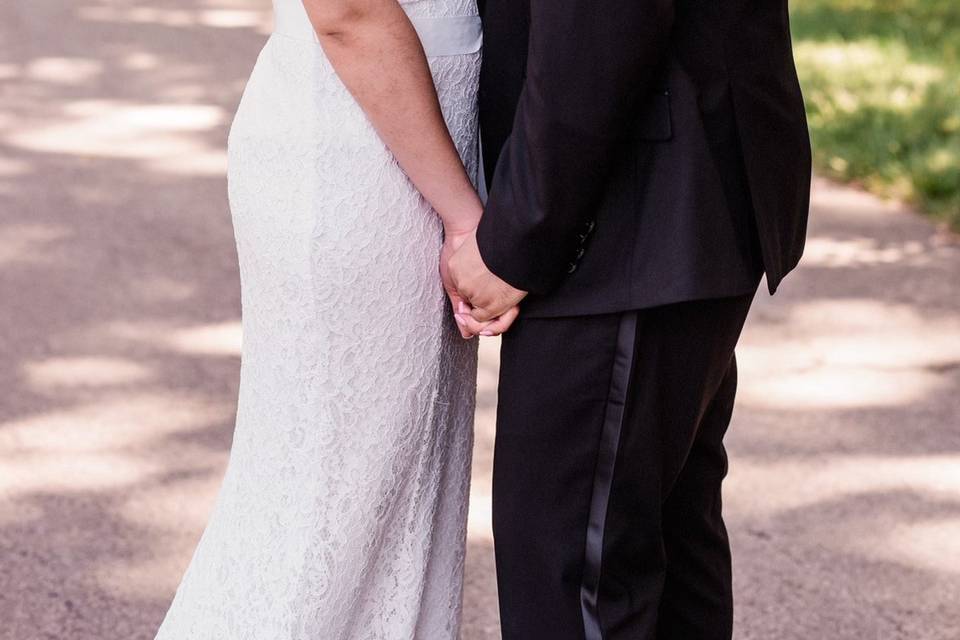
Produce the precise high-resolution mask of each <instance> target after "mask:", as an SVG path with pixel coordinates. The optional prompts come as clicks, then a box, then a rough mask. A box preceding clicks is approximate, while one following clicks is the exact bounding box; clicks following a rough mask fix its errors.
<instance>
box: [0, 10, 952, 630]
mask: <svg viewBox="0 0 960 640" xmlns="http://www.w3.org/2000/svg"><path fill="white" fill-rule="evenodd" d="M267 4H268V3H267V2H266V0H205V1H200V0H197V1H193V0H191V1H189V2H188V1H187V0H166V1H161V2H154V3H151V4H150V6H149V7H144V6H141V5H142V3H136V2H133V1H132V0H130V1H121V0H110V1H108V0H81V1H73V0H70V1H68V0H14V2H13V3H4V4H3V5H2V7H0V79H2V81H3V84H2V85H0V300H2V301H3V303H2V304H0V356H2V361H3V363H4V366H3V367H2V368H0V397H2V398H3V402H2V403H0V557H2V560H3V568H4V571H3V572H0V619H2V621H3V624H2V625H0V637H2V638H4V639H6V638H10V639H11V640H41V639H53V638H56V639H62V638H70V639H71V640H121V639H122V640H132V639H140V638H143V639H149V638H152V637H153V633H154V631H155V629H156V626H157V624H158V623H159V620H160V618H161V617H162V615H163V612H164V610H165V608H166V605H167V602H168V601H169V599H170V597H171V596H172V593H173V589H174V587H175V586H176V583H177V580H178V579H179V577H180V574H181V572H182V570H183V568H184V567H185V565H186V563H187V561H188V559H189V555H190V553H191V551H192V549H193V546H194V544H195V542H196V540H197V537H198V536H199V533H200V531H201V529H202V527H203V525H204V523H205V521H206V517H207V513H208V510H209V508H210V505H211V502H212V500H213V497H214V495H215V492H216V490H217V488H218V485H219V482H220V478H221V474H222V471H223V466H224V464H225V462H226V456H227V451H228V448H229V443H230V438H231V429H232V423H233V412H234V406H235V400H236V398H235V394H236V384H237V377H238V373H239V343H240V333H239V332H240V329H239V322H238V321H239V286H238V278H237V273H236V264H235V260H236V257H235V253H234V247H233V236H232V230H231V227H230V221H229V215H228V212H227V206H226V196H225V187H226V185H225V181H224V178H223V159H224V151H223V149H224V144H225V139H226V132H227V128H228V125H229V121H230V116H231V113H232V111H233V109H234V108H235V105H236V103H237V101H238V99H239V93H240V91H241V89H242V86H243V83H244V81H245V79H246V76H247V73H248V71H249V69H250V67H251V66H252V64H253V61H254V58H255V56H256V54H257V51H258V49H259V47H260V45H261V44H262V42H263V39H264V34H265V33H266V27H265V21H266V13H265V9H266V8H267ZM815 205H816V215H815V217H814V224H813V228H812V234H811V241H810V245H809V250H808V254H807V258H806V260H805V264H804V267H803V268H802V269H801V271H800V272H799V273H798V274H796V275H795V276H794V277H792V278H791V279H789V280H788V281H787V283H786V284H785V285H784V288H783V290H782V292H781V293H780V294H779V295H778V296H777V298H775V299H773V300H770V299H767V298H766V297H765V296H760V297H759V298H758V301H757V305H756V308H755V311H754V313H753V317H752V319H751V321H750V324H749V326H748V328H747V331H746V334H745V338H744V342H743V348H742V349H741V353H740V357H741V371H742V384H741V403H740V407H739V409H738V413H737V417H736V420H735V424H734V426H733V428H732V431H731V435H730V448H731V454H732V464H733V472H732V475H731V479H730V481H729V484H728V491H727V505H728V513H729V516H730V523H731V533H732V536H733V539H734V546H735V551H736V552H737V556H736V558H737V559H736V563H737V592H738V598H739V603H740V604H739V609H738V636H739V637H740V638H743V639H753V638H757V639H761V638H762V639H769V638H778V639H779V640H793V639H797V640H800V639H803V640H807V639H809V638H811V637H830V638H832V639H846V638H850V639H854V638H857V639H860V638H868V637H870V638H872V637H882V638H884V639H887V638H911V639H913V638H921V639H937V638H949V637H951V636H949V635H948V632H947V631H944V630H945V629H948V626H947V625H948V624H958V623H960V620H958V619H957V615H958V614H957V611H960V607H957V606H955V605H956V604H957V599H958V594H960V563H958V561H957V560H956V558H957V557H960V553H957V551H956V542H955V541H956V540H957V539H960V506H958V500H957V496H958V495H960V474H958V472H957V471H956V469H958V468H960V464H958V463H960V435H958V432H960V429H958V425H957V423H956V416H957V415H958V412H960V405H958V402H960V400H958V398H960V394H958V393H957V391H958V385H960V367H958V364H957V363H960V338H958V336H960V302H958V300H960V290H958V289H960V274H958V269H960V250H958V247H957V246H956V244H955V242H954V241H952V240H949V239H948V238H947V237H946V236H944V235H942V234H939V233H937V232H936V231H935V230H934V229H933V227H931V226H930V225H929V224H928V223H926V222H925V221H922V220H920V219H918V218H915V217H914V216H912V215H911V214H909V213H906V212H903V211H898V210H897V209H896V207H893V206H887V205H883V204H881V203H878V202H877V201H876V200H873V199H871V198H867V197H865V196H861V195H859V194H856V193H853V192H850V191H846V190H840V189H837V188H835V187H832V186H830V185H828V184H826V183H820V184H818V188H817V197H816V202H815ZM481 356H482V361H481V370H480V379H479V385H480V397H479V400H478V421H477V449H476V456H475V474H474V478H475V482H474V491H473V495H472V507H473V508H472V510H471V520H470V528H469V554H468V575H467V588H466V599H467V610H466V613H465V615H466V619H465V632H464V638H465V640H492V639H494V638H496V637H498V631H497V613H496V593H495V585H494V578H493V562H492V541H491V536H490V521H489V504H490V490H489V483H490V465H491V461H492V442H493V421H494V411H495V404H496V375H497V374H496V372H497V357H496V343H495V342H486V343H484V344H483V346H482V354H481Z"/></svg>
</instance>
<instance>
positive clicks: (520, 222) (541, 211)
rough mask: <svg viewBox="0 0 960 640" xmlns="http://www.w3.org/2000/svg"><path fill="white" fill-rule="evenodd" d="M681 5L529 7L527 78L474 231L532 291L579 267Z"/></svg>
mask: <svg viewBox="0 0 960 640" xmlns="http://www.w3.org/2000/svg"><path fill="white" fill-rule="evenodd" d="M673 4H674V0H530V40H529V50H528V58H527V72H526V79H525V81H524V86H523V90H522V92H521V95H520V101H519V104H518V107H517V112H516V115H515V120H514V124H513V131H512V133H511V135H510V137H509V138H508V140H507V142H506V143H505V145H504V147H503V149H502V151H501V153H500V159H499V161H498V163H497V169H496V171H495V173H494V176H493V179H492V181H491V187H490V199H489V200H488V202H487V205H486V208H485V211H484V215H483V218H482V220H481V222H480V227H479V229H478V231H477V238H478V243H479V245H480V253H481V255H482V257H483V259H484V262H485V263H486V264H487V266H488V267H489V268H490V270H491V271H493V272H494V273H495V274H497V275H498V276H499V277H500V278H502V279H503V280H505V281H507V282H508V283H510V284H511V285H513V286H515V287H517V288H519V289H523V290H524V291H529V292H532V293H539V294H542V293H546V292H548V291H550V290H551V289H553V288H554V287H556V286H557V285H558V284H559V283H560V281H561V280H562V279H563V277H564V276H565V275H566V273H567V272H568V270H572V269H573V268H575V266H574V264H575V262H572V261H571V259H572V258H573V257H575V253H574V252H575V251H576V250H577V248H578V247H577V242H578V236H579V237H580V242H581V243H582V241H583V240H582V238H583V237H584V236H585V235H586V234H587V233H589V230H590V229H592V225H593V224H594V222H593V217H594V215H595V208H596V207H597V206H598V204H599V200H600V197H601V196H602V192H603V188H604V184H605V181H606V178H607V176H608V175H609V172H610V170H611V168H612V160H613V157H614V155H615V153H616V151H617V146H618V144H620V143H622V141H623V138H624V137H625V136H626V135H628V134H629V131H630V127H631V125H632V123H633V120H634V118H635V117H636V110H637V108H638V106H639V103H640V100H641V99H642V98H643V97H645V96H646V95H649V94H651V93H652V92H653V90H654V89H655V87H654V86H653V83H654V81H655V77H656V73H657V69H658V67H659V65H660V63H661V61H662V58H663V52H664V50H665V48H666V46H667V42H668V39H669V34H670V30H671V28H672V24H673V16H674V7H673Z"/></svg>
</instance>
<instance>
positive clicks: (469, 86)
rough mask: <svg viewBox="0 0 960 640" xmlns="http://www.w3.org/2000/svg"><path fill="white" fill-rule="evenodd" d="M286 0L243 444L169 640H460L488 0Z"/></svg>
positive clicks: (239, 191)
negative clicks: (468, 285)
mask: <svg viewBox="0 0 960 640" xmlns="http://www.w3.org/2000/svg"><path fill="white" fill-rule="evenodd" d="M274 10H275V20H276V25H275V32H274V33H273V35H272V36H271V38H270V39H269V41H268V42H267V44H266V46H265V47H264V49H263V51H262V53H261V54H260V57H259V60H258V61H257V64H256V67H255V69H254V71H253V75H252V77H251V78H250V81H249V84H248V86H247V89H246V91H245V93H244V96H243V100H242V102H241V104H240V108H239V110H238V112H237V115H236V119H235V121H234V125H233V128H232V130H231V134H230V139H229V166H230V169H229V191H230V202H231V209H232V215H233V222H234V227H235V232H236V241H237V248H238V254H239V259H240V277H241V286H242V299H243V335H244V344H243V362H242V366H241V382H240V398H239V405H238V411H237V424H236V432H235V435H234V442H233V449H232V452H231V456H230V462H229V465H228V468H227V472H226V477H225V478H224V481H223V486H222V489H221V491H220V494H219V497H218V499H217V502H216V505H215V507H214V510H213V514H212V517H211V520H210V523H209V525H208V526H207V529H206V531H205V532H204V534H203V537H202V539H201V541H200V543H199V546H198V547H197V549H196V552H195V554H194V556H193V559H192V561H191V563H190V565H189V568H188V569H187V571H186V574H185V576H184V578H183V581H182V583H181V585H180V587H179V589H178V590H177V594H176V597H175V599H174V601H173V604H172V606H171V608H170V610H169V612H168V613H167V616H166V619H165V621H164V623H163V625H162V627H161V628H160V631H159V633H158V635H157V638H158V640H281V639H290V640H308V639H310V640H312V639H320V638H322V639H324V640H347V639H354V638H355V639H358V640H360V639H367V638H369V639H377V640H412V639H418V640H444V639H450V640H453V639H455V638H457V637H458V633H459V624H460V610H461V600H462V573H463V561H464V547H465V521H466V515H467V498H468V488H469V487H468V485H469V478H470V455H471V444H472V421H473V408H474V396H475V376H476V344H475V342H472V341H467V340H463V339H462V338H461V335H462V337H464V338H465V337H469V336H470V334H469V333H468V332H466V331H465V330H463V332H462V334H458V333H457V328H456V325H455V323H454V321H453V317H452V314H450V313H449V312H448V310H447V306H448V304H450V303H452V304H453V305H454V307H455V308H456V307H457V306H458V305H459V304H461V302H460V301H459V300H458V299H457V296H456V293H455V292H454V289H453V288H452V287H451V286H448V287H447V294H446V295H445V294H444V288H443V287H442V286H441V277H440V276H438V265H439V264H440V258H441V253H442V252H453V251H455V250H456V249H457V247H458V246H459V245H460V244H461V243H462V242H463V241H464V239H465V238H466V237H467V236H469V234H470V233H471V232H472V231H473V229H474V228H475V227H476V226H477V223H478V220H479V218H480V215H481V212H482V205H481V201H480V198H479V197H478V195H477V192H476V190H475V188H474V182H475V180H476V174H477V172H478V153H477V119H478V118H477V83H478V75H479V70H480V47H481V28H480V19H479V17H478V16H477V6H476V0H419V1H412V2H410V1H407V0H400V2H399V3H398V0H274ZM443 280H444V281H448V280H449V278H447V277H446V276H445V275H444V277H443ZM515 312H516V310H515V309H514V310H511V312H509V313H510V314H515ZM510 319H511V318H508V317H507V315H506V314H505V315H504V317H503V318H501V319H499V320H494V321H493V322H492V323H491V324H489V325H488V326H487V327H486V330H485V331H484V333H485V334H496V333H499V332H500V331H501V330H502V329H503V328H505V327H506V326H507V325H508V324H509V320H510Z"/></svg>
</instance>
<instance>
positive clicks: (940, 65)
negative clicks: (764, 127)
mask: <svg viewBox="0 0 960 640" xmlns="http://www.w3.org/2000/svg"><path fill="white" fill-rule="evenodd" d="M791 13H792V20H793V34H794V50H795V53H796V59H797V67H798V69H799V72H800V82H801V84H802V85H803V90H804V96H805V98H806V103H807V113H808V116H809V120H810V129H811V135H812V137H813V145H814V161H815V163H816V165H817V168H818V170H819V171H820V172H821V173H823V174H825V175H828V176H831V177H834V178H837V179H840V180H844V181H847V182H854V183H858V184H862V185H863V186H864V187H866V188H867V189H869V190H871V191H874V192H876V193H879V194H881V195H884V196H889V197H895V198H900V199H904V200H907V201H910V202H914V203H916V204H917V205H918V206H920V207H921V208H922V209H924V210H925V211H928V212H930V213H931V214H933V215H935V216H938V217H940V218H942V219H945V220H947V221H948V222H949V223H950V224H951V225H953V226H954V228H956V229H960V0H792V6H791Z"/></svg>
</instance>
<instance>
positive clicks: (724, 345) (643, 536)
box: [494, 297, 750, 640]
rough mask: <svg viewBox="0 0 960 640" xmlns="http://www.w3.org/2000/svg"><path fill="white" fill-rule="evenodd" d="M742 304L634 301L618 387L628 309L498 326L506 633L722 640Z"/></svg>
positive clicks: (535, 639)
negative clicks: (725, 503)
mask: <svg viewBox="0 0 960 640" xmlns="http://www.w3.org/2000/svg"><path fill="white" fill-rule="evenodd" d="M749 303H750V297H741V298H730V299H722V300H715V301H704V302H695V303H685V304H680V305H671V306H668V307H661V308H656V309H649V310H642V311H639V312H637V314H636V316H635V317H636V330H635V331H634V332H633V334H632V338H633V345H632V346H633V352H632V359H631V358H630V357H627V358H626V359H627V360H632V361H631V362H630V366H629V371H630V376H629V384H627V386H626V389H625V392H621V391H618V388H617V385H618V384H619V383H620V382H621V381H622V380H623V377H624V376H623V370H624V366H623V363H624V362H625V359H624V355H623V354H624V345H625V344H627V343H629V341H630V340H629V338H630V335H629V332H625V331H624V327H625V326H626V325H627V324H628V323H629V320H626V321H625V318H629V314H626V315H625V314H611V315H608V316H594V317H581V318H558V319H535V318H533V319H531V318H527V319H523V320H521V321H520V322H519V323H518V324H517V325H516V326H515V327H514V329H513V330H512V331H511V332H510V333H508V334H507V335H506V336H505V337H504V346H503V357H502V363H501V387H500V408H499V411H498V417H499V423H498V432H497V444H496V453H495V462H494V533H495V538H496V553H497V560H498V569H497V570H498V577H499V582H500V596H501V621H502V629H503V637H504V639H505V640H540V639H542V640H568V639H569V640H584V639H587V640H597V639H602V640H645V639H652V638H657V639H658V640H670V639H671V638H676V639H677V640H681V639H682V640H691V639H692V640H728V639H729V637H730V632H729V626H730V625H729V620H730V619H731V615H732V613H731V607H730V591H731V586H730V578H729V576H730V570H729V564H730V559H729V549H728V547H727V541H726V533H725V531H724V530H723V522H722V519H721V517H720V502H719V493H720V483H721V481H722V479H723V476H724V474H725V472H726V457H725V454H724V452H723V443H722V439H723V434H724V432H725V430H726V427H727V423H728V422H729V416H730V414H729V409H730V408H731V407H732V403H733V395H734V390H735V373H734V370H733V368H732V367H733V364H732V363H733V348H734V346H735V344H736V340H737V338H738V336H739V332H740V329H741V327H742V323H743V320H744V318H745V316H746V312H747V309H748V308H749ZM620 397H623V398H624V400H623V402H622V411H621V409H619V408H618V405H619V404H620V402H619V401H618V400H617V399H618V398H620ZM618 414H622V419H619V420H618ZM618 422H619V424H620V428H619V430H618V429H616V428H615V427H613V426H611V425H616V424H617V423H618ZM617 431H619V433H617ZM617 436H618V437H617ZM611 458H613V460H612V473H611ZM691 633H693V635H690V634H691Z"/></svg>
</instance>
